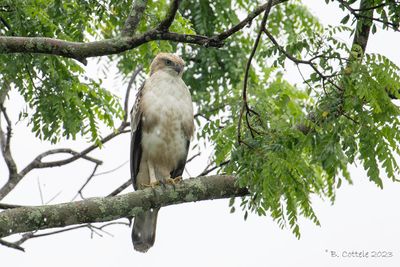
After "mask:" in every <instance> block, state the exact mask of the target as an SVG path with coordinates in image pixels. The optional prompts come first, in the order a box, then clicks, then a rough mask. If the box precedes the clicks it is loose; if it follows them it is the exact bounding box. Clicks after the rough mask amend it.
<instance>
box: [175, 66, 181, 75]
mask: <svg viewBox="0 0 400 267" xmlns="http://www.w3.org/2000/svg"><path fill="white" fill-rule="evenodd" d="M174 70H175V71H176V72H177V73H178V74H180V73H181V72H182V70H183V67H182V66H180V65H175V66H174Z"/></svg>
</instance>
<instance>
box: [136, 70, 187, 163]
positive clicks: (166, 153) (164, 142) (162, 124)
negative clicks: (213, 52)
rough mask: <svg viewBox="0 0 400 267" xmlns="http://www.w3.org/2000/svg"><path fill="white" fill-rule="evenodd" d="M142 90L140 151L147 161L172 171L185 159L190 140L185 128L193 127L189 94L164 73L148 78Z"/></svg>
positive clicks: (184, 87)
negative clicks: (149, 160)
mask: <svg viewBox="0 0 400 267" xmlns="http://www.w3.org/2000/svg"><path fill="white" fill-rule="evenodd" d="M143 90H144V91H143V95H142V100H141V108H142V129H143V133H142V147H143V151H145V152H146V153H147V157H148V158H149V159H153V160H154V161H156V162H158V163H163V164H164V165H165V166H166V167H168V169H169V171H172V170H173V169H174V168H175V167H176V166H177V164H178V162H179V161H180V160H181V159H182V158H184V157H186V149H187V148H186V145H187V141H188V139H189V138H190V136H188V133H187V130H186V128H187V127H193V106H192V99H191V96H190V93H189V90H188V89H187V87H186V85H185V83H184V82H183V80H182V79H181V78H180V77H178V76H174V75H170V74H169V73H167V72H163V71H158V72H156V73H154V74H153V75H152V76H150V78H149V79H148V80H147V81H146V84H145V88H144V89H143ZM191 134H192V133H190V135H191Z"/></svg>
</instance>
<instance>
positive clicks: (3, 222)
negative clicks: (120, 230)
mask: <svg viewBox="0 0 400 267" xmlns="http://www.w3.org/2000/svg"><path fill="white" fill-rule="evenodd" d="M247 194H248V191H247V189H244V188H239V187H238V186H237V185H236V179H235V178H234V177H233V176H203V177H199V178H192V179H187V180H184V181H182V182H181V183H179V184H177V185H175V186H171V185H167V186H166V187H165V188H164V187H162V186H160V187H156V188H154V189H152V188H148V189H144V190H139V191H136V192H133V193H128V194H125V195H119V196H115V197H107V198H91V199H87V200H83V201H78V202H72V203H64V204H58V205H48V206H38V207H23V208H16V209H10V210H5V211H3V212H1V213H0V237H5V236H8V235H11V234H15V233H22V232H27V231H35V230H40V229H48V228H54V227H64V226H68V225H74V224H82V223H93V222H105V221H111V220H116V219H119V218H123V217H131V216H135V215H137V214H138V213H140V212H142V211H144V210H149V209H151V208H156V207H164V206H169V205H175V204H180V203H188V202H194V201H201V200H211V199H221V198H231V197H238V196H244V195H247Z"/></svg>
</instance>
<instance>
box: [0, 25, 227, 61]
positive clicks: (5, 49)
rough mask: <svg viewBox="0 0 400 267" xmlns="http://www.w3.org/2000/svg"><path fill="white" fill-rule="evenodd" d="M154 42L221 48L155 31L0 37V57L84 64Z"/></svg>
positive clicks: (194, 37)
mask: <svg viewBox="0 0 400 267" xmlns="http://www.w3.org/2000/svg"><path fill="white" fill-rule="evenodd" d="M156 40H167V41H175V42H181V43H191V44H198V45H204V46H212V47H221V46H222V45H223V43H222V42H220V41H214V40H212V39H210V38H208V37H206V36H201V35H190V34H179V33H173V32H160V31H158V30H150V31H148V32H146V33H144V34H142V35H139V36H132V37H116V38H112V39H107V40H103V41H95V42H89V43H81V42H69V41H64V40H59V39H55V38H46V37H8V36H0V54H7V53H41V54H50V55H59V56H63V57H67V58H73V59H76V60H78V61H80V62H82V63H84V64H86V58H88V57H98V56H105V55H111V54H118V53H121V52H124V51H127V50H130V49H133V48H136V47H138V46H140V45H142V44H144V43H147V42H150V41H156Z"/></svg>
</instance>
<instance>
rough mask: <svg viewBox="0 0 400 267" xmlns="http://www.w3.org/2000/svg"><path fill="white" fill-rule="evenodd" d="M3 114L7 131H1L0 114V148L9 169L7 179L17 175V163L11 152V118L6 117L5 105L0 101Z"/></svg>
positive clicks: (0, 111) (0, 112) (0, 109)
mask: <svg viewBox="0 0 400 267" xmlns="http://www.w3.org/2000/svg"><path fill="white" fill-rule="evenodd" d="M1 114H2V115H3V117H4V119H5V121H6V123H7V127H6V128H7V131H6V133H4V132H3V128H2V125H1V116H0V149H1V152H2V154H3V157H4V160H5V162H6V165H7V167H8V171H9V180H11V179H14V177H16V176H17V173H18V170H17V165H16V163H15V161H14V158H13V156H12V154H11V145H10V144H11V136H12V128H11V125H12V123H11V120H10V118H9V117H8V114H7V112H6V109H5V107H4V106H3V104H2V103H0V115H1Z"/></svg>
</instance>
